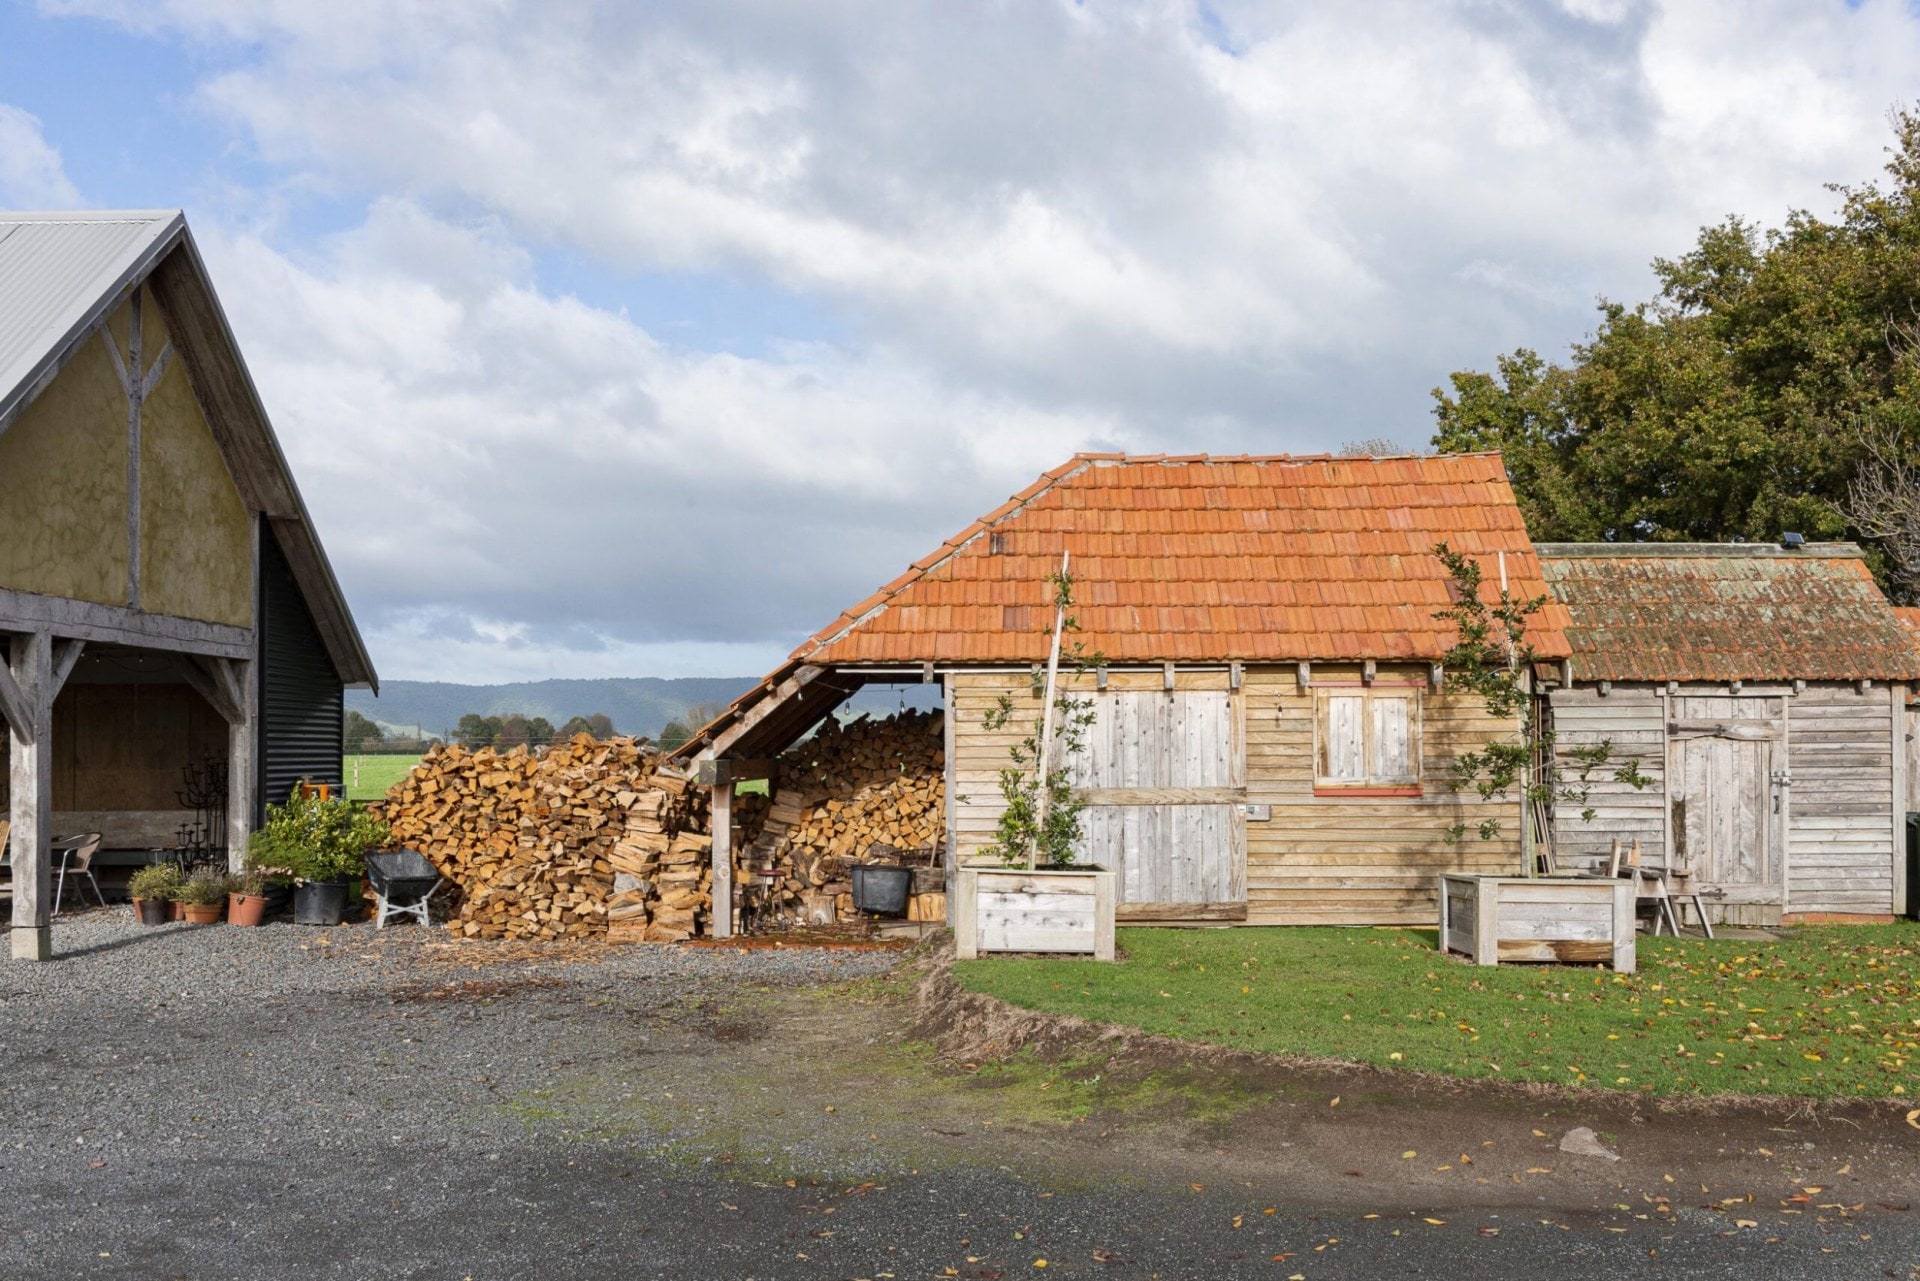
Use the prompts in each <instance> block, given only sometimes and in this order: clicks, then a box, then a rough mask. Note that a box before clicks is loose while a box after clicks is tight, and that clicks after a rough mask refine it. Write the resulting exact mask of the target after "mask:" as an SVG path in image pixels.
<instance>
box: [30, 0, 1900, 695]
mask: <svg viewBox="0 0 1920 1281" xmlns="http://www.w3.org/2000/svg"><path fill="white" fill-rule="evenodd" d="M1916 68H1920V11H1916V8H1915V6H1913V5H1911V4H1908V3H1898V2H1894V0H1860V2H1859V3H1843V2H1841V0H1831V2H1828V3H1822V2H1821V0H1742V2H1740V3H1732V2H1729V0H1677V2H1675V3H1659V2H1658V0H1559V2H1558V3H1550V2H1548V0H1540V2H1539V3H1518V2H1511V0H1509V2H1503V0H1461V2H1459V3H1443V2H1441V0H1407V2H1405V3H1400V2H1397V0H1373V2H1371V3H1367V4H1363V5H1355V4H1352V3H1350V0H1297V2H1295V3H1260V4H1257V3H1238V2H1236V0H1207V2H1205V3H1191V2H1184V3H1174V2H1171V0H1166V2H1154V0H1141V2H1140V3H1123V2H1121V0H1084V2H1082V3H1073V2H1071V0H1003V2H998V3H996V2H993V0H976V2H974V3H958V2H956V0H932V2H924V0H871V2H868V3H862V2H860V0H820V2H818V3H812V4H806V5H795V4H790V3H777V2H769V0H690V2H688V3H677V2H675V0H652V2H648V3H604V4H589V3H577V2H575V0H539V3H520V2H519V0H461V2H460V3H450V2H449V3H438V4H429V3H420V2H416V0H328V2H327V3H325V4H315V3H312V2H311V0H253V2H251V3H242V2H241V0H41V2H40V3H34V2H33V0H0V207H10V208H69V207H72V208H79V207H88V208H173V207H179V208H183V209H185V210H186V211H187V216H188V220H189V222H190V224H191V226H192V227H193V230H194V234H195V237H196V239H197V240H198V241H199V243H200V245H201V248H202V251H203V253H204V254H205V255H206V257H207V260H208V263H209V266H210V268H211V271H212V273H213V278H214V284H215V287H216V289H217V290H218V292H219V294H220V297H221V300H222V302H223V304H224V305H225V307H226V309H227V311H228V314H229V316H230V318H231V320H232V322H233V326H234V329H235V332H236V334H237V335H238V338H239V341H240V345H241V348H242V351H243V354H244V355H245V357H246V359H247V363H248V366H249V368H250V369H251V370H252V372H253V375H254V378H255V380H256V382H257V383H258V384H259V386H260V388H261V391H262V394H263V396H264V398H265V401H266V403H267V406H268V410H269V412H270V414H271V416H272V418H273V422H274V426H275V429H276V431H277V432H278V433H279V436H280V439H281V443H282V445H283V447H284V448H285V450H286V452H287V454H288V456H289V458H290V459H291V460H292V463H293V467H294V471H295V474H296V477H297V478H298V481H299V484H300V486H301V489H302V491H303V493H304V495H305V497H306V499H307V503H308V505H309V507H310V508H311V509H312V511H313V514H314V518H315V521H316V523H317V525H318V527H319V531H320V534H321V537H322V539H323V540H324V542H325V544H326V546H327V549H328V552H329V554H330V555H331V557H332V559H333V562H334V566H335V569H336V571H337V573H338V574H339V577H340V579H341V581H342V583H343V585H344V586H345V588H346V590H347V593H348V597H349V600H350V602H351V604H352V606H353V608H354V611H355V614H356V616H357V617H358V619H359V621H360V625H361V628H362V630H363V631H364V632H365V634H366V637H367V641H368V644H369V647H370V649H371V650H372V653H373V657H374V660H375V663H376V665H377V666H378V667H379V669H380V672H381V675H382V676H383V678H387V679H395V678H400V679H419V680H455V681H468V682H492V681H507V680H523V679H538V678H545V677H592V676H738V675H750V674H758V673H761V672H764V671H767V670H769V669H771V668H772V667H774V666H775V665H776V664H777V663H778V662H779V661H780V660H781V659H782V658H784V657H785V655H786V654H787V653H788V651H789V650H791V649H792V647H793V646H794V645H796V644H797V643H799V642H800V641H801V640H802V639H803V638H804V637H805V636H807V635H808V634H809V633H811V632H812V631H814V630H815V629H817V628H819V627H821V626H823V625H824V624H825V623H827V622H828V621H830V620H831V619H832V618H833V617H834V616H835V615H836V614H838V613H839V611H840V610H841V609H843V608H845V607H846V606H848V605H850V604H852V603H854V602H856V601H858V600H860V599H862V598H863V597H865V596H866V595H867V594H868V593H870V592H871V591H872V590H874V589H875V588H876V587H878V586H880V585H881V584H883V583H885V582H887V581H889V580H890V579H892V578H893V577H895V576H896V575H897V574H898V573H900V572H901V570H903V569H904V568H905V567H906V566H907V565H908V564H909V563H910V562H912V561H913V560H915V559H917V558H919V557H920V556H922V555H924V554H925V553H926V552H928V551H930V550H932V549H933V548H934V547H936V546H938V545H939V543H940V542H941V540H942V539H944V538H945V537H947V536H948V535H949V534H951V533H953V532H954V531H955V530H957V529H959V528H961V527H963V526H964V525H965V524H966V523H967V522H968V521H970V520H972V519H973V518H974V517H975V516H977V515H979V514H980V513H983V512H985V511H988V510H990V509H992V508H993V507H995V506H996V505H998V504H999V503H1000V502H1001V501H1002V500H1003V499H1005V498H1006V496H1007V495H1008V494H1010V493H1012V492H1014V491H1016V490H1018V489H1021V488H1022V487H1024V486H1025V485H1027V484H1028V483H1029V482H1030V481H1031V480H1032V479H1033V478H1034V477H1035V476H1037V475H1038V474H1039V473H1040V472H1041V471H1043V470H1045V469H1047V468H1049V467H1052V466H1055V465H1057V464H1059V463H1061V462H1064V461H1066V460H1067V459H1068V458H1069V457H1071V456H1072V455H1073V454H1074V453H1075V452H1076V451H1080V450H1101V451H1110V450H1125V451H1130V452H1141V453H1154V452H1175V453H1190V452H1209V453H1227V454H1231V453H1246V452H1253V453H1313V452H1320V451H1325V450H1331V449H1338V448H1340V447H1341V446H1342V445H1343V444H1344V443H1346V442H1349V441H1359V440H1370V439H1379V438H1384V439H1387V440H1392V441H1395V442H1399V443H1400V444H1402V445H1405V446H1408V447H1417V446H1420V445H1422V444H1424V442H1425V441H1426V440H1427V439H1428V437H1429V436H1430V435H1431V432H1432V416H1431V408H1432V403H1433V402H1432V397H1431V392H1432V389H1433V388H1435V387H1437V386H1441V385H1444V384H1445V383H1446V380H1447V376H1448V374H1449V373H1450V372H1452V371H1454V370H1461V369H1490V368H1491V367H1492V366H1493V363H1494V361H1495V359H1496V358H1497V357H1498V356H1499V355H1500V354H1502V353H1504V352H1507V351H1511V350H1512V349H1514V348H1516V347H1522V346H1525V347H1531V348H1533V349H1535V350H1538V351H1540V352H1541V353H1542V354H1544V355H1547V356H1548V357H1550V358H1563V357H1564V356H1565V354H1566V352H1567V349H1568V346H1569V344H1571V343H1574V342H1577V341H1579V340H1580V339H1581V338H1583V337H1584V336H1586V335H1587V334H1589V333H1591V331H1592V329H1593V327H1594V323H1595V318H1596V312H1595V306H1596V304H1597V302H1598V301H1599V300H1600V299H1602V298H1611V299H1617V300H1622V301H1629V302H1631V301H1637V300H1640V299H1644V298H1646V297H1647V296H1648V294H1649V293H1650V291H1651V288H1652V274H1651V272H1650V270H1649V267H1648V264H1649V263H1650V261H1651V260H1652V259H1653V258H1655V257H1658V256H1672V255H1675V254H1678V253H1680V252H1682V251H1684V250H1685V249H1686V248H1687V247H1688V246H1689V245H1690V244H1691V242H1692V240H1693V238H1694V236H1695V235H1696V234H1697V231H1698V229H1699V228H1700V227H1701V226H1703V225H1707V224H1711V223H1716V222H1719V221H1721V220H1722V219H1724V218H1725V217H1726V216H1728V215H1729V214H1733V213H1739V214H1742V215H1744V216H1746V217H1748V218H1751V219H1755V220H1757V221H1759V222H1761V223H1763V224H1768V225H1773V224H1778V223H1779V222H1780V221H1781V220H1782V219H1783V218H1784V217H1785V215H1786V213H1787V212H1788V211H1789V210H1790V209H1794V208H1812V209H1815V210H1820V211H1825V210H1828V209H1831V208H1832V206H1833V203H1834V198H1833V196H1832V194H1831V193H1830V192H1829V191H1828V190H1827V189H1826V186H1825V184H1828V183H1833V182H1855V183H1858V182H1862V181H1866V180H1869V179H1872V178H1874V177H1876V176H1878V174H1879V171H1880V166H1881V164H1882V163H1883V162H1884V159H1885V148H1886V146H1887V144H1888V143H1889V141H1890V139H1891V131H1890V129H1889V127H1888V123H1887V114H1888V112H1889V110H1890V109H1891V108H1892V107H1894V106H1895V105H1897V104H1901V103H1904V102H1909V101H1911V100H1912V99H1913V98H1914V97H1915V96H1917V95H1920V84H1917V83H1916V77H1915V75H1914V72H1915V69H1916Z"/></svg>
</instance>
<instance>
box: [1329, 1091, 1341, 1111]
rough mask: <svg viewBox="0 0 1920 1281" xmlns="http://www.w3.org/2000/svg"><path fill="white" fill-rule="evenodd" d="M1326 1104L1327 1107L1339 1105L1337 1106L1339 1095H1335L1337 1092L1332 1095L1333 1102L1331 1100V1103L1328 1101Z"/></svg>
mask: <svg viewBox="0 0 1920 1281" xmlns="http://www.w3.org/2000/svg"><path fill="white" fill-rule="evenodd" d="M1327 1106H1328V1107H1330V1108H1337V1107H1339V1106H1340V1096H1339V1095H1337V1094H1336V1095H1334V1096H1333V1102H1331V1103H1329V1104H1327Z"/></svg>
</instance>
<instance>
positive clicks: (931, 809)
mask: <svg viewBox="0 0 1920 1281" xmlns="http://www.w3.org/2000/svg"><path fill="white" fill-rule="evenodd" d="M942 728H943V723H942V717H941V713H940V712H937V711H933V712H902V713H901V714H900V715H898V716H893V717H889V718H886V719H884V720H868V719H866V718H864V717H863V718H860V719H858V720H854V721H851V722H848V723H846V724H844V725H842V724H840V723H838V722H829V723H828V724H827V725H826V726H824V727H822V729H821V731H820V732H819V733H818V734H816V735H815V736H814V737H813V738H812V739H810V740H808V741H807V742H805V743H802V744H800V745H799V746H798V747H796V748H794V749H792V750H791V751H790V752H788V754H787V755H786V756H785V757H783V758H781V762H780V772H779V781H778V789H777V791H776V793H775V795H774V798H773V802H772V804H771V806H770V807H769V808H767V809H766V811H765V816H764V819H763V820H762V825H761V827H760V830H759V833H758V837H757V839H754V838H751V837H748V836H747V834H746V833H745V832H744V830H743V832H742V837H743V839H742V841H741V843H740V845H739V846H738V848H740V849H741V850H742V854H741V856H740V859H739V864H740V874H741V875H742V876H743V877H750V876H759V877H763V878H771V880H772V882H773V885H772V888H773V891H774V894H773V897H774V899H775V902H774V904H773V911H774V914H775V915H776V917H779V918H782V919H784V920H786V921H789V922H792V923H796V924H823V923H825V922H827V921H828V920H831V919H833V918H834V917H836V916H848V915H851V913H852V910H853V904H852V898H851V894H852V888H853V887H852V883H851V880H850V877H851V875H852V873H851V871H850V869H851V868H852V867H853V865H854V864H856V863H863V862H881V861H884V862H894V861H904V862H910V863H911V862H919V863H924V864H927V865H929V866H932V865H934V864H936V863H937V862H938V855H939V850H940V846H941V841H942V836H943V834H944V832H945V828H946V796H945V789H944V784H943V781H942V776H943V770H944V766H945V762H946V754H945V751H944V750H943V746H942ZM748 799H749V798H748V797H744V796H743V797H739V798H737V799H736V801H735V805H736V807H738V806H739V805H740V803H741V802H743V801H746V800H748ZM936 879H937V878H936ZM936 899H938V900H941V901H939V902H934V901H933V900H936ZM945 906H946V905H945V902H944V899H943V896H941V895H939V894H937V893H929V894H922V895H916V898H915V902H914V903H913V904H912V905H911V907H910V916H911V917H912V918H913V919H916V920H941V919H944V916H945Z"/></svg>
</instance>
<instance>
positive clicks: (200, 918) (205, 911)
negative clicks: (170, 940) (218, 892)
mask: <svg viewBox="0 0 1920 1281" xmlns="http://www.w3.org/2000/svg"><path fill="white" fill-rule="evenodd" d="M180 906H181V907H182V908H183V909H185V911H186V917H187V924H188V925H213V924H216V923H217V922H218V921H219V920H220V910H221V909H222V908H224V907H225V906H226V904H225V903H182V904H181V905H180Z"/></svg>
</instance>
